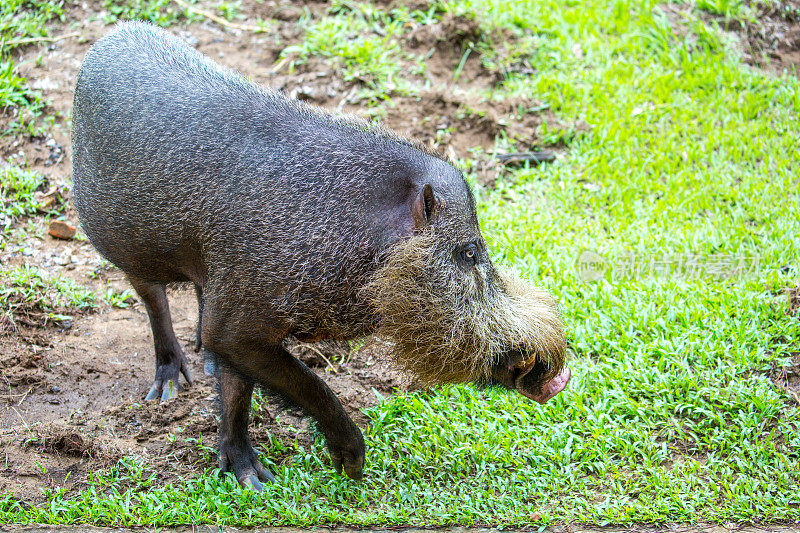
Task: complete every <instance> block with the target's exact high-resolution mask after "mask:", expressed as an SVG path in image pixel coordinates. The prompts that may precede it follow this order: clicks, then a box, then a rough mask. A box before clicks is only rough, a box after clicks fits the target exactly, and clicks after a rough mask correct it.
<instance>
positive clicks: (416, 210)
mask: <svg viewBox="0 0 800 533" xmlns="http://www.w3.org/2000/svg"><path fill="white" fill-rule="evenodd" d="M435 208H436V198H435V197H434V196H433V187H431V186H430V184H429V183H426V184H425V185H424V186H423V187H422V190H421V191H420V192H419V194H418V195H417V197H416V198H415V199H414V204H413V205H412V206H411V216H412V217H413V218H414V226H415V227H416V228H417V229H421V228H423V227H425V226H427V225H428V224H430V223H431V220H433V211H434V209H435Z"/></svg>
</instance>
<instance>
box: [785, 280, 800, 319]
mask: <svg viewBox="0 0 800 533" xmlns="http://www.w3.org/2000/svg"><path fill="white" fill-rule="evenodd" d="M786 296H787V297H788V300H789V302H788V306H787V308H786V313H787V314H789V315H790V316H796V317H798V318H800V287H794V288H792V289H787V290H786Z"/></svg>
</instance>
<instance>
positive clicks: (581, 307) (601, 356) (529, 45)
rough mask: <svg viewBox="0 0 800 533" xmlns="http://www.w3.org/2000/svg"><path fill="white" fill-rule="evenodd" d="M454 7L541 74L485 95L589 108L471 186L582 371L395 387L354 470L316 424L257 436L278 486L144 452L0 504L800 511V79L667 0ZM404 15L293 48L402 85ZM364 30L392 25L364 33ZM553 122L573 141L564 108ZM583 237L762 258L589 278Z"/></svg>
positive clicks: (584, 516) (692, 514)
mask: <svg viewBox="0 0 800 533" xmlns="http://www.w3.org/2000/svg"><path fill="white" fill-rule="evenodd" d="M720 5H722V4H720ZM728 5H734V4H733V3H730V4H728ZM737 5H738V4H737ZM698 6H699V4H698ZM699 7H702V6H699ZM445 9H447V10H451V11H452V12H454V13H475V14H479V19H480V20H481V21H482V24H484V25H485V26H486V29H487V31H489V32H491V31H492V29H493V28H499V29H502V28H505V29H507V30H508V31H511V32H513V33H514V34H515V35H517V36H518V39H519V42H518V43H516V44H515V45H514V48H515V49H516V52H515V54H516V55H515V58H514V61H516V60H522V59H524V60H526V61H527V62H528V63H529V64H531V65H532V66H533V67H534V68H535V70H536V72H535V74H533V75H525V76H523V75H519V74H516V73H515V72H514V70H513V69H507V75H506V79H505V82H504V83H503V84H502V86H501V87H499V88H498V89H497V90H496V91H495V94H494V97H496V98H497V97H503V96H506V97H513V96H518V95H526V96H529V97H531V98H532V99H535V100H538V101H542V102H545V103H547V104H548V105H550V107H551V109H552V110H554V111H555V112H556V114H557V115H558V116H559V120H561V121H563V122H564V123H570V122H577V121H584V122H585V123H587V124H588V125H589V128H588V130H587V131H586V132H583V133H576V134H575V135H574V136H573V138H571V140H570V146H569V151H568V153H567V154H566V155H565V157H563V158H562V159H559V160H558V161H556V162H555V163H554V164H551V165H546V166H543V167H539V168H532V169H530V168H529V169H520V170H515V171H508V172H506V173H505V174H504V175H503V176H502V178H501V179H500V181H499V182H498V184H497V187H496V188H494V189H484V188H482V187H480V186H478V185H476V192H477V195H478V198H479V203H480V216H481V220H482V224H483V227H484V233H485V235H486V238H487V241H488V244H489V247H490V249H491V250H492V252H493V254H494V257H495V259H496V261H497V262H498V263H502V264H505V265H507V266H510V267H512V268H514V269H516V270H518V271H519V272H521V273H523V274H524V275H526V276H528V277H530V278H532V279H535V280H538V281H539V282H540V283H541V284H543V285H544V286H546V287H547V288H548V289H549V290H551V291H552V292H553V293H554V294H555V295H556V296H557V298H558V299H559V301H560V302H561V306H562V312H563V316H564V320H565V323H566V326H567V331H568V337H569V342H570V345H571V349H572V358H571V361H570V365H571V366H572V368H573V370H574V377H573V380H572V382H571V384H570V386H569V388H568V389H567V390H566V391H565V392H564V393H563V394H561V395H560V396H559V397H557V398H556V399H554V400H553V401H551V402H549V403H548V404H547V405H545V406H539V405H536V404H531V403H530V402H528V401H527V400H525V399H524V398H523V397H521V396H519V395H516V394H512V393H505V392H501V391H494V390H488V391H477V390H475V389H473V388H471V387H468V386H459V387H447V388H444V389H442V390H440V391H438V392H436V393H421V392H418V393H403V394H399V395H396V396H393V397H390V398H387V399H385V400H383V401H382V402H381V403H380V404H379V405H378V406H377V407H376V408H374V409H371V410H370V411H369V412H368V415H369V417H370V419H371V426H370V427H369V428H366V430H365V434H366V440H367V446H368V456H367V470H366V479H365V480H364V481H363V482H360V483H357V482H352V481H349V480H347V479H344V478H342V477H340V476H337V475H336V474H334V473H333V472H332V471H331V469H330V467H329V466H328V464H327V458H326V452H325V449H324V443H323V442H322V440H321V439H319V438H318V439H316V440H315V442H314V444H313V445H312V447H311V448H310V449H308V448H304V447H302V446H300V445H299V444H297V442H293V441H290V440H281V439H278V438H272V439H270V440H269V441H267V442H262V443H260V444H261V445H262V447H263V451H264V453H265V455H264V461H265V463H266V464H267V465H268V466H269V467H270V468H271V469H272V470H273V471H274V472H275V473H276V475H277V478H278V481H277V483H276V484H275V485H272V486H268V487H266V490H265V492H264V494H262V495H256V494H252V493H250V492H247V491H242V490H240V489H239V488H238V486H237V485H236V482H235V480H234V479H233V478H232V477H231V476H225V477H222V478H219V477H217V475H216V472H215V471H214V470H213V469H208V470H206V471H203V472H200V471H198V475H197V477H195V478H192V479H187V480H185V481H181V482H179V483H175V484H166V485H165V484H163V483H160V482H159V481H158V480H157V478H156V477H155V476H154V475H151V474H150V473H149V470H148V469H147V467H148V465H147V463H146V462H145V463H137V462H134V461H133V460H124V461H122V462H120V463H119V464H118V465H116V466H115V467H114V468H112V469H110V470H108V471H103V472H96V473H94V474H93V475H92V481H91V483H90V485H89V487H88V488H87V489H86V491H85V492H83V493H82V494H80V495H77V496H69V495H67V494H66V493H65V492H64V491H63V490H60V489H57V490H55V491H49V492H47V493H46V501H45V502H44V503H43V504H37V505H31V504H29V503H28V502H21V501H19V500H17V499H15V498H14V497H13V496H11V495H9V496H7V497H6V498H5V499H4V500H0V522H3V523H8V522H24V523H54V524H57V523H69V522H78V523H91V524H97V525H110V526H133V525H145V524H147V525H169V524H187V523H192V524H194V523H215V524H229V525H241V526H246V525H261V524H273V525H278V524H283V525H299V526H303V525H309V526H310V525H318V524H338V523H349V524H378V523H379V524H414V525H423V524H424V525H436V524H490V525H507V526H515V527H530V526H532V525H534V524H535V527H540V526H542V525H546V524H551V523H556V522H563V521H578V522H593V523H599V524H606V523H625V524H627V523H632V522H648V523H665V522H666V523H670V522H698V521H702V522H705V521H710V522H717V523H725V522H746V521H754V522H764V521H778V520H793V521H797V520H800V469H798V464H800V411H799V410H798V406H797V404H796V403H795V402H794V400H793V399H792V398H791V396H790V395H788V394H787V393H786V392H783V391H781V390H779V389H778V388H776V387H775V386H774V385H773V383H772V381H771V380H770V374H771V372H773V370H774V369H776V368H780V367H782V366H787V365H789V364H790V359H791V357H792V356H793V355H796V354H797V352H798V351H800V322H799V321H798V320H797V319H795V318H791V317H789V316H787V315H786V313H785V311H786V298H785V296H784V295H783V294H782V290H783V289H784V288H785V287H788V286H796V285H797V284H798V276H800V257H798V255H800V254H799V253H798V250H800V212H798V209H799V207H798V206H800V198H798V185H799V183H798V177H797V172H796V171H797V168H800V154H798V146H800V133H798V128H797V124H798V112H800V82H798V79H797V78H796V77H793V76H789V75H787V76H784V77H774V76H772V75H769V74H766V73H763V72H760V71H758V70H754V69H752V68H750V67H748V66H745V65H743V64H742V63H741V61H740V59H739V57H738V53H737V52H736V47H735V46H733V43H731V42H730V41H729V39H728V37H726V35H725V34H723V33H722V32H720V31H719V29H718V28H717V27H716V26H714V25H709V24H707V23H705V22H704V21H703V19H702V17H700V16H698V15H697V14H695V15H692V16H690V17H689V19H687V20H685V21H683V22H682V23H683V24H685V25H686V26H685V27H684V28H683V30H684V31H687V32H688V36H687V37H686V38H682V37H678V35H682V33H680V32H675V31H673V28H672V27H671V25H670V22H669V20H668V18H667V17H666V16H665V14H664V13H663V12H662V11H661V10H660V9H659V7H658V5H657V4H656V3H652V2H639V1H633V0H624V1H623V0H589V1H586V2H572V1H569V0H511V1H509V2H502V3H498V2H494V1H492V0H456V1H454V2H452V3H449V4H446V7H445ZM407 15H408V12H407V11H406V15H403V16H407ZM414 16H419V15H414ZM435 16H438V15H435ZM394 17H395V15H390V14H385V13H383V14H381V13H378V12H377V11H375V10H374V7H371V6H363V5H359V4H354V7H353V9H349V10H348V9H341V10H335V11H334V12H332V13H330V14H329V15H328V18H325V19H321V20H317V21H314V22H311V21H305V22H304V24H305V25H306V29H307V31H308V34H309V40H308V41H307V42H305V43H303V44H301V45H299V47H298V48H295V49H291V50H290V51H289V52H290V53H291V55H292V57H295V56H297V57H303V54H306V53H307V54H322V55H324V54H329V55H327V56H325V57H330V58H334V60H335V61H337V62H338V64H339V65H341V67H342V68H343V69H350V70H348V72H349V73H350V74H349V75H352V76H353V77H354V79H355V78H356V77H358V78H359V79H362V80H363V81H364V82H365V83H366V85H367V86H370V83H372V84H373V85H372V86H371V87H372V88H373V90H375V91H378V93H379V94H381V95H384V96H383V97H386V96H387V95H390V94H392V93H391V91H389V90H386V88H387V87H388V84H389V79H390V73H392V72H394V73H395V74H392V76H391V79H392V80H394V81H395V82H397V76H400V77H401V78H405V77H406V74H407V73H405V72H400V71H398V70H396V65H397V64H400V63H402V61H405V60H406V59H404V58H402V57H401V55H399V54H401V53H402V51H399V50H400V49H399V48H398V46H399V45H398V44H397V38H398V35H399V32H403V31H405V29H403V28H402V26H401V27H399V28H396V27H395V26H394V25H393V24H394V22H392V21H394V20H395V18H394ZM401 19H402V17H401V16H398V17H397V20H401ZM372 24H378V28H379V29H380V30H381V31H382V32H384V34H385V35H379V34H376V33H373V34H367V33H364V32H365V31H366V29H367V27H370V25H372ZM349 32H356V33H357V34H358V35H359V37H357V38H350V37H348V35H350V33H349ZM498 44H499V43H493V46H497V45H498ZM363 50H366V51H363ZM576 50H579V51H580V53H576ZM307 57H310V55H308V56H307ZM495 59H496V60H497V61H502V60H503V57H500V56H498V57H497V58H493V59H492V60H495ZM398 72H399V74H398ZM487 96H488V95H487ZM538 133H539V134H540V135H542V136H544V137H545V138H547V137H548V136H557V135H560V133H559V132H558V131H556V130H555V129H554V127H553V125H546V126H543V127H542V131H540V132H538ZM463 163H464V165H465V166H469V163H470V162H469V161H464V162H463ZM470 179H471V181H472V182H475V183H477V179H476V176H475V175H471V176H470ZM583 249H590V250H594V251H596V252H598V253H599V254H601V255H602V256H603V257H605V258H607V259H608V260H609V261H610V262H612V263H613V262H618V261H624V259H625V258H626V257H629V256H631V255H635V256H637V257H639V258H640V261H641V262H642V263H643V264H646V263H647V261H650V260H662V259H664V258H670V257H685V256H690V257H693V258H696V259H697V260H698V262H699V263H700V264H701V265H706V266H708V265H711V264H712V263H713V262H714V261H719V260H721V258H722V259H724V258H729V257H738V256H746V257H749V258H753V257H757V258H758V259H759V265H760V268H759V270H758V271H757V272H750V273H746V274H742V275H737V276H733V277H718V276H713V275H711V273H709V272H701V273H700V274H698V275H688V274H674V275H669V276H656V275H654V274H652V273H650V272H649V271H647V269H645V271H644V272H642V273H640V274H638V275H634V276H628V277H625V278H624V279H621V278H620V277H614V276H613V275H609V276H607V277H606V278H605V279H602V280H599V281H596V282H589V281H585V280H584V279H582V278H581V276H580V275H579V273H578V271H577V269H576V267H575V260H576V257H577V256H578V254H579V252H580V251H581V250H583ZM784 265H789V268H788V269H784V268H782V267H783V266H784ZM178 401H180V400H178ZM194 442H195V443H196V445H197V446H199V447H200V449H201V450H203V451H204V452H205V453H207V454H208V460H209V461H212V460H213V459H212V456H213V454H212V453H210V451H209V450H208V448H207V446H206V445H203V444H202V439H198V440H196V441H194ZM287 454H289V455H290V458H291V460H290V461H286V462H283V463H281V464H274V462H273V461H274V460H275V458H276V457H278V456H279V455H280V456H286V455H287Z"/></svg>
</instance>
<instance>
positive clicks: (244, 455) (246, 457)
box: [219, 446, 275, 492]
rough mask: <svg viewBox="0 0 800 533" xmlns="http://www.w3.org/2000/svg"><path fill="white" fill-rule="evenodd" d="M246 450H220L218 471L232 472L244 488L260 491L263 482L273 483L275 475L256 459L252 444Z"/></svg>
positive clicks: (262, 487) (256, 455)
mask: <svg viewBox="0 0 800 533" xmlns="http://www.w3.org/2000/svg"><path fill="white" fill-rule="evenodd" d="M248 448H249V449H248V450H236V449H235V448H230V449H229V450H227V451H220V458H219V471H220V473H225V472H233V474H234V475H235V476H236V479H237V481H239V485H241V486H242V488H245V489H251V490H254V491H256V492H261V491H262V490H263V489H264V485H263V484H264V483H274V482H275V476H273V475H272V472H270V471H269V470H267V468H266V467H265V466H264V465H263V464H262V463H261V461H259V460H258V454H257V453H256V451H255V450H254V449H253V447H252V446H248Z"/></svg>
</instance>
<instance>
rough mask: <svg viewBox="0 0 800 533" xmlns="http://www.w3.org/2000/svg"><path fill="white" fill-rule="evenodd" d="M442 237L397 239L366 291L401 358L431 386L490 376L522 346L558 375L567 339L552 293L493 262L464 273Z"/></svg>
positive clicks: (379, 323) (485, 379)
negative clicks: (442, 246)
mask: <svg viewBox="0 0 800 533" xmlns="http://www.w3.org/2000/svg"><path fill="white" fill-rule="evenodd" d="M440 242H441V238H440V237H437V236H436V235H435V234H434V233H433V230H428V231H426V232H424V233H422V234H420V235H417V236H414V237H412V238H410V239H408V240H407V241H404V242H402V243H400V244H398V245H397V246H396V247H395V248H394V249H393V250H392V252H391V254H390V255H389V256H388V258H387V259H386V262H385V264H384V265H383V266H382V267H381V268H380V269H379V270H378V271H377V272H376V274H375V276H374V278H373V279H372V281H371V282H370V283H369V284H368V285H367V286H366V287H365V289H364V290H365V295H366V297H367V298H368V299H369V301H370V302H371V303H372V304H373V306H374V308H375V311H376V315H375V316H376V317H377V318H376V320H377V324H376V325H377V333H378V335H380V336H382V337H385V338H387V339H388V340H390V341H391V343H392V347H393V349H392V358H393V359H394V362H395V364H397V365H398V366H399V367H400V368H401V369H403V370H405V371H406V372H408V373H410V374H412V375H413V376H414V377H416V378H417V379H418V380H419V381H420V382H421V383H422V384H425V385H432V384H436V383H458V382H465V381H479V382H490V381H492V368H493V366H495V365H498V364H501V363H502V362H504V360H505V359H504V357H508V354H509V352H510V351H511V350H516V351H517V352H518V353H522V354H525V357H526V360H525V366H527V367H530V366H532V365H533V364H534V363H535V362H536V361H541V362H543V363H545V364H546V366H547V372H546V373H545V374H543V375H542V376H541V380H540V381H541V382H542V383H544V382H546V381H548V380H549V379H551V378H552V377H554V376H556V375H557V374H558V373H559V372H560V371H561V369H562V368H563V366H564V359H565V353H566V341H565V338H564V332H563V329H562V325H561V321H560V320H559V318H558V314H557V310H556V304H555V302H554V301H553V299H552V297H551V296H550V295H549V294H547V293H545V292H543V291H539V290H536V289H535V288H533V287H530V286H529V285H527V284H525V283H524V282H522V281H521V280H519V279H518V278H516V277H514V276H513V275H510V274H509V273H504V274H502V275H498V274H497V273H496V272H495V271H494V269H493V267H492V266H491V264H490V263H488V262H486V263H483V265H481V266H479V268H476V269H473V270H472V271H471V272H470V273H467V274H465V275H462V274H461V271H460V270H459V269H458V267H457V266H456V265H455V264H454V262H453V256H452V250H449V249H447V250H444V251H441V252H439V251H437V249H436V244H437V243H440Z"/></svg>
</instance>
